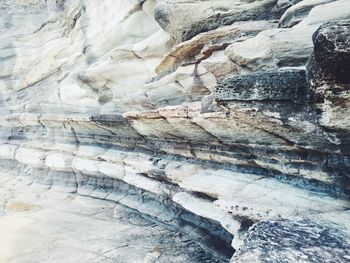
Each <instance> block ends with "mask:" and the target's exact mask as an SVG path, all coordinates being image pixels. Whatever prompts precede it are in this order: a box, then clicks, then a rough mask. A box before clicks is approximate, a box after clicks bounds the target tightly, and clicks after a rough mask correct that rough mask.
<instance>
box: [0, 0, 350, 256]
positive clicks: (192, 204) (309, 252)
mask: <svg viewBox="0 0 350 263" xmlns="http://www.w3.org/2000/svg"><path fill="white" fill-rule="evenodd" d="M0 13H1V19H0V32H1V35H0V40H1V41H0V65H1V68H2V70H1V72H0V113H1V114H0V126H1V127H0V170H1V172H3V173H5V174H6V176H7V175H9V174H10V175H12V176H13V177H15V176H16V177H18V179H20V180H22V181H24V182H26V183H27V184H33V185H40V186H41V187H44V188H47V189H51V190H50V191H49V193H50V194H48V195H49V196H52V197H50V198H56V195H57V196H58V197H57V198H65V197H67V196H69V197H70V198H72V199H74V200H79V199H80V198H81V200H90V199H91V200H95V199H100V200H99V201H96V202H99V205H100V204H101V206H104V205H105V206H106V207H109V206H110V204H111V203H110V202H116V203H118V204H119V205H123V206H125V207H127V208H128V209H132V210H133V211H134V212H135V213H137V214H138V215H141V216H142V217H145V218H147V220H151V221H152V222H154V223H155V224H153V223H152V224H151V223H146V222H149V221H147V220H144V219H140V221H138V222H142V224H143V223H145V226H144V228H142V227H141V226H137V230H139V231H141V232H142V233H146V232H152V229H153V228H156V229H159V231H160V232H161V233H164V236H163V237H160V236H157V237H155V239H156V240H157V242H158V240H162V241H161V242H164V243H165V244H170V243H171V242H172V241H173V242H175V243H176V244H178V245H179V250H180V251H181V254H183V255H179V253H178V252H176V251H175V248H172V249H171V250H169V251H168V250H167V251H168V252H167V253H166V254H164V258H163V256H162V255H163V254H162V253H161V252H159V251H158V250H157V251H155V252H154V253H153V252H152V253H153V254H151V255H148V254H145V253H146V252H145V251H146V250H143V249H141V251H142V252H140V253H141V254H142V255H141V256H140V259H139V258H138V259H137V260H141V261H142V260H144V261H145V262H169V258H171V257H173V259H174V260H175V261H172V262H177V261H178V262H189V261H190V262H197V261H198V262H216V261H219V262H221V261H222V262H228V261H229V259H230V258H231V257H232V255H233V254H234V252H235V251H237V252H236V253H235V256H234V257H233V258H232V260H234V261H237V262H271V261H272V262H284V261H285V260H286V258H288V262H319V260H318V259H317V258H316V256H315V255H316V254H317V253H318V251H323V252H322V253H320V257H322V261H324V262H333V261H332V260H334V259H336V260H339V261H344V262H346V261H347V260H348V259H349V256H348V251H349V249H348V248H349V238H348V235H349V225H348V224H346V223H344V222H350V217H349V213H348V211H349V209H350V203H349V196H350V177H349V171H350V126H349V123H350V119H349V116H350V114H349V113H350V112H349V109H350V104H349V74H348V71H349V69H350V67H349V65H350V63H349V56H350V42H349V39H350V38H349V32H350V31H349V19H350V2H349V1H348V0H333V1H332V0H312V1H311V0H310V1H309V0H304V1H299V0H278V1H277V0H251V1H250V0H249V1H248V0H232V1H227V0H222V1H221V0H220V1H186V0H185V1H183V0H181V1H165V0H164V1H161V0H158V1H157V0H146V1H136V0H122V1H113V0H103V1H99V2H98V3H97V2H96V1H88V0H81V1H76V0H66V1H54V0H45V1H44V0H31V1H20V0H16V1H2V2H1V3H0ZM6 178H7V177H6ZM6 180H7V179H6ZM6 180H5V181H6ZM1 185H2V186H4V187H2V188H3V189H5V195H7V192H6V191H7V190H6V189H7V188H8V187H10V188H11V187H12V186H9V185H8V184H7V183H5V182H2V183H1ZM28 187H29V186H28ZM31 187H32V186H31ZM29 189H32V188H29ZM28 191H29V192H31V191H34V190H28ZM35 191H36V190H35ZM43 191H44V190H43ZM54 191H58V192H62V191H63V192H66V193H67V192H69V193H71V194H66V193H60V194H59V193H57V194H56V193H55V192H54ZM82 196H84V197H82ZM24 199H25V198H24ZM39 199H40V198H39ZM4 200H7V199H6V198H5V199H4ZM60 200H61V199H60ZM16 202H17V201H16ZM18 202H19V203H18ZM18 202H17V203H14V204H12V205H10V207H13V208H14V209H17V208H19V209H24V210H27V209H29V210H32V209H35V207H36V206H37V205H38V204H37V203H36V202H34V203H30V202H26V201H25V200H22V199H21V200H20V201H18ZM38 202H39V201H38ZM48 202H49V201H48ZM72 202H75V201H72ZM87 202H90V201H87ZM91 202H93V201H91ZM5 203H6V201H5ZM5 206H6V204H5ZM5 206H4V207H5ZM62 206H64V205H62ZM89 206H90V205H86V207H89ZM92 206H93V205H92ZM80 209H81V210H83V209H82V208H81V207H79V211H80ZM87 209H88V208H87ZM46 210H47V209H44V211H43V214H44V215H45V213H49V211H48V212H46ZM35 211H36V210H35ZM35 213H37V212H35ZM35 213H34V214H35ZM50 213H51V212H50ZM123 213H124V212H123ZM125 213H126V212H125ZM39 214H40V213H39ZM39 214H37V216H39ZM59 214H60V216H59V218H62V220H63V219H64V216H63V214H62V213H61V212H59ZM68 214H71V213H70V212H68ZM73 214H74V213H73ZM3 215H4V218H6V217H7V216H8V215H7V214H6V213H5V214H4V213H3ZM74 216H77V215H74ZM50 218H51V217H50ZM50 218H49V219H48V220H51V219H50ZM335 218H336V219H337V220H335ZM105 219H106V220H107V221H108V225H111V226H112V225H113V223H115V224H116V230H115V231H118V226H120V224H121V223H120V222H119V223H118V222H114V221H113V220H114V219H113V220H112V219H111V218H110V217H108V218H105ZM0 220H1V219H0ZM4 220H5V221H6V220H7V219H4ZM87 220H88V221H89V222H90V223H91V224H92V225H94V224H96V222H95V221H94V220H98V219H96V217H95V216H92V218H90V219H87ZM135 220H136V219H135ZM137 220H139V219H137ZM48 222H49V221H45V222H44V223H45V224H46V223H48ZM55 222H56V221H55ZM75 222H77V221H74V222H73V223H72V224H75ZM163 227H166V228H171V231H170V230H169V231H168V230H164V231H165V232H162V231H163ZM269 228H271V229H273V231H272V232H271V233H270V232H268V229H269ZM16 229H17V228H15V229H14V230H13V231H15V232H16V231H19V230H16ZM33 229H34V230H33V231H36V230H37V231H39V228H36V227H34V228H33ZM127 229H129V228H128V227H127ZM164 229H165V228H164ZM130 231H131V230H130ZM133 231H134V230H133ZM133 231H131V232H130V235H129V236H128V234H126V235H125V237H127V238H129V237H131V236H132V233H134V232H133ZM53 233H56V232H53ZM176 233H177V234H176ZM178 233H183V234H182V235H184V236H186V238H187V237H188V240H189V241H188V242H189V243H190V244H193V246H194V249H195V250H196V252H195V253H194V252H193V250H191V249H190V248H188V251H184V250H186V249H187V247H186V242H187V241H184V240H185V239H183V237H178ZM25 235H26V234H24V236H23V238H26V236H25ZM94 235H95V233H91V236H94ZM286 235H287V236H288V237H287V240H288V242H287V243H286V244H284V243H283V241H282V240H284V239H285V236H286ZM315 237H321V238H320V239H319V240H316V238H315ZM133 238H135V239H136V237H135V236H133ZM158 238H160V239H158ZM137 239H140V237H139V236H137ZM147 240H148V239H147ZM186 240H187V239H186ZM304 240H309V241H310V242H306V241H305V243H303V241H304ZM118 242H119V241H118ZM132 242H136V243H137V240H135V241H132ZM145 242H151V243H152V242H153V241H149V240H148V241H145ZM54 243H55V242H54ZM112 243H113V242H112ZM112 243H109V244H108V245H110V246H114V245H111V244H112ZM99 244H100V243H99ZM113 244H114V243H113ZM152 244H153V243H152ZM23 246H25V245H23ZM99 246H100V245H99ZM101 246H102V245H101ZM135 246H136V245H135ZM326 247H327V249H326ZM329 247H331V248H332V249H331V250H330V249H329ZM87 249H90V247H87ZM123 249H124V248H122V249H121V250H120V251H122V252H121V253H122V254H118V256H117V255H111V256H110V258H108V259H105V260H106V262H109V261H108V260H112V262H115V261H113V260H116V259H115V258H116V257H119V259H120V260H121V262H128V260H129V258H128V253H127V251H129V250H127V249H126V248H125V250H123ZM118 251H119V250H118ZM267 251H271V253H270V254H269V253H267ZM279 251H283V253H278V252H279ZM144 252H145V253H144ZM158 252H159V253H160V254H158ZM192 252H193V253H192ZM55 253H56V252H55ZM57 253H61V252H57ZM77 253H83V252H82V251H80V252H77ZM118 253H119V252H118ZM48 255H49V252H48V253H47V254H43V255H39V254H37V255H34V256H33V260H35V257H41V256H44V257H46V256H48ZM211 255H212V256H211ZM99 256H100V254H98V253H97V254H96V253H95V252H94V253H93V254H91V260H95V259H96V260H99ZM135 256H136V255H135ZM158 256H159V257H158ZM181 256H183V257H181ZM94 257H95V258H94ZM108 257H109V256H108ZM148 257H150V258H149V259H148ZM253 259H254V260H253ZM9 260H17V259H16V258H14V257H13V256H10V259H9ZM50 260H51V262H54V259H53V258H50ZM50 260H48V261H49V262H50ZM80 260H81V259H79V258H78V259H76V261H78V262H80ZM130 260H131V259H130ZM130 260H129V261H130ZM133 260H134V259H133ZM135 260H136V259H135ZM147 260H148V261H147ZM162 260H163V261H162ZM167 260H168V261H167ZM176 260H177V261H176ZM18 261H19V262H27V261H25V259H24V258H20V259H18ZM76 261H75V262H76Z"/></svg>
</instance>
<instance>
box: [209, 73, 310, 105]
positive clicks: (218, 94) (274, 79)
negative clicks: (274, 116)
mask: <svg viewBox="0 0 350 263" xmlns="http://www.w3.org/2000/svg"><path fill="white" fill-rule="evenodd" d="M307 94H308V88H307V84H306V76H305V71H304V70H283V71H270V72H262V73H256V74H247V75H238V76H233V77H230V78H227V79H224V80H222V81H220V82H219V83H218V85H217V87H216V88H215V92H214V97H215V98H216V99H217V100H219V101H230V100H236V101H254V100H257V101H264V100H267V101H269V100H277V101H278V100H287V101H296V102H303V101H306V100H307Z"/></svg>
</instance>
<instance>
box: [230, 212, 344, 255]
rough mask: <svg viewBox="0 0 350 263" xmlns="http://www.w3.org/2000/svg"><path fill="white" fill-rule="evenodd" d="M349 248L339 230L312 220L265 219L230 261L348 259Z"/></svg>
mask: <svg viewBox="0 0 350 263" xmlns="http://www.w3.org/2000/svg"><path fill="white" fill-rule="evenodd" d="M347 217H349V215H348V216H347ZM349 251H350V243H349V237H348V236H347V234H346V233H345V232H342V231H341V230H339V229H336V228H332V227H327V226H324V225H322V224H319V223H316V222H312V221H310V220H296V221H292V220H277V221H265V222H261V223H258V224H256V225H255V226H253V227H252V228H251V229H250V230H249V232H248V233H247V234H246V239H245V243H244V245H243V246H242V248H241V249H240V250H239V251H237V253H236V254H235V255H234V257H233V258H232V261H231V262H349V261H350V254H349Z"/></svg>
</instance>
